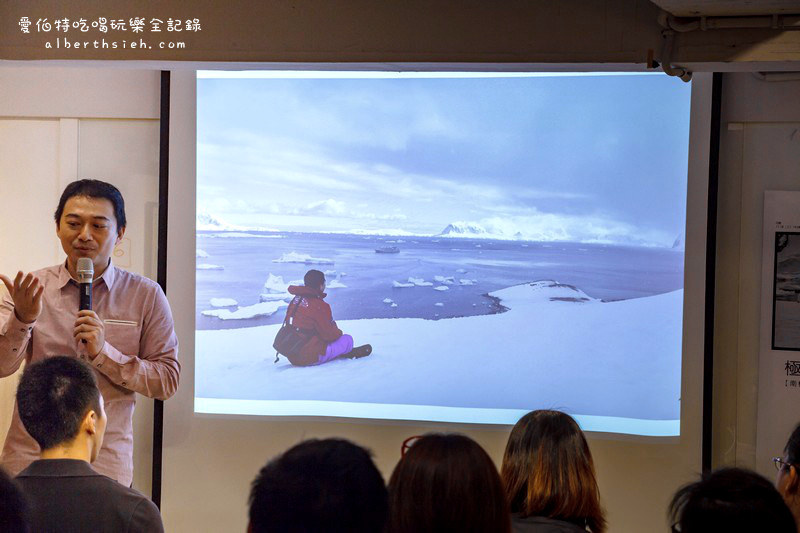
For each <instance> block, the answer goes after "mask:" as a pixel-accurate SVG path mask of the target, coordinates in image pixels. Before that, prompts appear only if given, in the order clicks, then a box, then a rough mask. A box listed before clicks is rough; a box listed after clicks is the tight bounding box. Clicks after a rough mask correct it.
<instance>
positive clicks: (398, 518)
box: [387, 434, 511, 533]
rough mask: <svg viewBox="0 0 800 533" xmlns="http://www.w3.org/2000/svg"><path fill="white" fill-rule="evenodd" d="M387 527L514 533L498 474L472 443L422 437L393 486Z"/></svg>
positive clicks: (429, 532) (425, 532)
mask: <svg viewBox="0 0 800 533" xmlns="http://www.w3.org/2000/svg"><path fill="white" fill-rule="evenodd" d="M387 526H388V527H387V531H388V532H390V533H399V532H408V531H414V532H416V533H433V532H440V531H458V532H461V533H465V532H471V531H472V532H476V533H477V532H485V533H492V532H502V533H506V532H508V531H510V530H511V522H510V517H509V513H508V505H507V503H506V501H505V496H504V494H503V487H502V484H501V483H500V476H499V475H498V473H497V468H495V466H494V463H493V462H492V460H491V458H490V457H489V456H488V455H487V453H486V452H485V451H484V450H483V448H481V447H480V446H479V445H478V444H477V443H476V442H475V441H473V440H472V439H470V438H469V437H465V436H463V435H452V434H451V435H444V434H429V435H425V436H424V437H420V438H419V439H418V440H416V441H415V442H414V444H413V446H411V447H410V448H409V450H408V452H407V453H406V454H405V456H404V457H403V458H402V459H400V462H399V463H397V466H396V467H395V469H394V472H393V473H392V477H391V479H390V480H389V522H388V524H387Z"/></svg>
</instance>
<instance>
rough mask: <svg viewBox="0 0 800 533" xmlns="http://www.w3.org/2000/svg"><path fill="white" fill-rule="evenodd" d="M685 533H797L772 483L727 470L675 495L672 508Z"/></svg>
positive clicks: (672, 516) (675, 521)
mask: <svg viewBox="0 0 800 533" xmlns="http://www.w3.org/2000/svg"><path fill="white" fill-rule="evenodd" d="M669 516H670V519H671V522H672V524H674V525H675V526H677V528H679V531H681V533H696V532H706V531H725V532H726V533H739V532H741V533H745V532H748V533H752V532H753V531H769V532H770V533H784V532H785V533H796V531H797V525H796V524H795V521H794V517H793V516H792V512H791V511H790V510H789V508H788V507H787V506H786V503H785V502H784V501H783V498H782V497H781V495H780V494H779V493H778V491H777V490H776V489H775V487H773V486H772V483H770V482H769V481H767V480H766V479H764V478H763V477H761V476H760V475H758V474H756V473H755V472H751V471H749V470H744V469H741V468H723V469H721V470H717V471H716V472H713V473H708V474H703V476H702V478H701V479H700V481H697V482H695V483H690V484H688V485H686V486H684V487H682V488H681V489H679V490H678V492H677V493H676V494H675V496H674V497H673V499H672V503H670V506H669Z"/></svg>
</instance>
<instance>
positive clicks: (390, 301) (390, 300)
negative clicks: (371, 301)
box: [383, 298, 394, 304]
mask: <svg viewBox="0 0 800 533" xmlns="http://www.w3.org/2000/svg"><path fill="white" fill-rule="evenodd" d="M383 303H385V304H393V303H394V300H392V299H391V298H384V299H383Z"/></svg>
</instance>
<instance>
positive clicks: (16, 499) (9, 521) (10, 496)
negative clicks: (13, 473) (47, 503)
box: [0, 468, 30, 533]
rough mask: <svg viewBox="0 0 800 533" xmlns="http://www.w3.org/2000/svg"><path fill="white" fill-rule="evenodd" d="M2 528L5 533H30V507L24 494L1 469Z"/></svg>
mask: <svg viewBox="0 0 800 533" xmlns="http://www.w3.org/2000/svg"><path fill="white" fill-rule="evenodd" d="M0 526H2V530H3V532H4V533H28V531H30V529H29V528H28V506H27V504H26V503H25V498H24V497H23V495H22V492H21V491H20V490H19V488H18V487H17V486H16V485H15V484H14V481H13V480H12V479H11V478H10V477H8V474H6V473H5V471H4V470H3V469H2V468H0Z"/></svg>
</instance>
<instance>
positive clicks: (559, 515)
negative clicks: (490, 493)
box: [500, 410, 606, 533]
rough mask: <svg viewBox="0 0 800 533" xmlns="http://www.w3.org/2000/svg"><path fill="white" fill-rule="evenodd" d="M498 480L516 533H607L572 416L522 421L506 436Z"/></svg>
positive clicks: (546, 413) (537, 415) (550, 414)
mask: <svg viewBox="0 0 800 533" xmlns="http://www.w3.org/2000/svg"><path fill="white" fill-rule="evenodd" d="M500 475H501V477H502V479H503V486H504V488H505V493H506V498H507V499H508V501H509V502H510V504H511V513H512V515H511V521H512V524H513V526H514V532H515V533H522V532H531V533H572V532H574V533H580V532H584V533H585V532H586V531H587V530H589V531H591V532H592V533H603V532H604V531H606V519H605V513H604V512H603V509H602V507H601V506H600V491H599V489H598V488H597V479H596V477H595V473H594V463H593V461H592V453H591V452H590V451H589V444H588V443H587V442H586V438H585V437H584V435H583V432H582V431H581V428H580V427H579V426H578V424H577V422H575V420H574V419H573V418H572V417H571V416H569V415H567V414H565V413H562V412H560V411H551V410H540V411H532V412H530V413H528V414H527V415H525V416H523V417H522V418H521V419H520V420H519V422H517V424H516V425H515V426H514V429H512V430H511V435H510V436H509V437H508V443H507V444H506V451H505V454H504V455H503V465H502V467H501V468H500Z"/></svg>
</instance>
